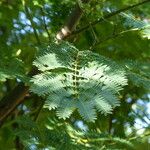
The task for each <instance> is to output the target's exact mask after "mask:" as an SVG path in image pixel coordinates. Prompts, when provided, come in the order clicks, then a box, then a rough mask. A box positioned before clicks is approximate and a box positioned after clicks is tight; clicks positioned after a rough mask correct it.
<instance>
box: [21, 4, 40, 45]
mask: <svg viewBox="0 0 150 150" xmlns="http://www.w3.org/2000/svg"><path fill="white" fill-rule="evenodd" d="M23 5H24V8H25V12H26V14H27V17H28V19H29V20H30V22H31V26H32V28H33V32H34V35H35V38H36V40H37V44H39V45H40V44H41V42H40V39H39V36H38V33H37V30H36V29H35V25H34V22H33V20H32V16H31V14H30V12H29V8H28V7H27V6H26V4H25V2H23Z"/></svg>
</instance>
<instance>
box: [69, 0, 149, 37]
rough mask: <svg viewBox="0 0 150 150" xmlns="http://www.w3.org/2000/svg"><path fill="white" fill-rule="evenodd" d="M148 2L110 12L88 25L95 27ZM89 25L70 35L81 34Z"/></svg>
mask: <svg viewBox="0 0 150 150" xmlns="http://www.w3.org/2000/svg"><path fill="white" fill-rule="evenodd" d="M148 2H150V0H145V1H143V2H140V3H137V4H134V5H132V6H128V7H125V8H122V9H119V10H117V11H114V12H112V13H110V14H107V15H105V16H103V17H101V18H100V19H98V20H96V21H94V22H91V23H90V25H92V26H95V25H96V24H98V23H100V22H103V21H104V20H105V19H109V18H111V17H113V16H115V15H118V14H119V13H121V12H124V11H127V10H129V9H132V8H135V7H137V6H140V5H142V4H145V3H148ZM90 25H87V26H85V27H83V28H81V29H79V30H76V31H74V32H73V34H72V35H74V34H79V33H80V32H83V31H85V30H87V29H88V28H89V27H90Z"/></svg>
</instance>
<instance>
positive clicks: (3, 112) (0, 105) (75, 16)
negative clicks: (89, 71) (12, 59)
mask: <svg viewBox="0 0 150 150" xmlns="http://www.w3.org/2000/svg"><path fill="white" fill-rule="evenodd" d="M89 1H90V0H82V2H83V3H88V2H89ZM82 13H83V12H82V10H81V9H80V7H79V5H78V4H76V6H75V9H74V10H73V11H72V13H71V15H70V17H69V19H68V21H67V23H66V25H65V26H64V27H63V28H62V29H61V30H60V32H58V34H57V35H56V38H57V39H58V40H62V39H64V38H65V37H67V36H69V35H70V33H71V32H72V31H73V30H74V29H75V27H76V25H77V23H78V22H79V20H80V18H81V16H82ZM36 38H37V37H36ZM31 72H33V73H35V72H36V71H33V70H32V71H31ZM31 74H32V73H31ZM32 75H33V74H32ZM28 92H29V87H28V86H25V85H23V84H19V85H18V86H17V87H15V88H14V90H13V91H12V92H11V93H10V94H9V95H8V96H6V97H4V98H3V99H2V100H1V101H0V125H2V123H3V122H4V120H5V119H6V118H7V117H8V116H9V115H10V114H11V113H12V112H13V111H14V109H15V108H16V107H17V106H18V105H19V104H21V103H22V102H23V101H24V98H25V96H26V95H27V93H28Z"/></svg>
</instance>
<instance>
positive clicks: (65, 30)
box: [56, 0, 90, 40]
mask: <svg viewBox="0 0 150 150" xmlns="http://www.w3.org/2000/svg"><path fill="white" fill-rule="evenodd" d="M89 1H90V0H82V2H83V3H88V2H89ZM82 14H83V11H82V9H81V8H80V6H79V4H78V3H77V4H76V6H75V8H74V9H73V11H72V13H71V15H70V17H69V19H68V21H67V23H66V25H65V26H64V27H62V28H61V30H60V31H59V32H58V33H57V35H56V38H57V39H58V40H63V39H65V38H66V37H68V36H69V35H70V34H71V33H72V31H73V30H74V29H75V28H76V26H77V24H78V22H79V20H80V18H81V17H82Z"/></svg>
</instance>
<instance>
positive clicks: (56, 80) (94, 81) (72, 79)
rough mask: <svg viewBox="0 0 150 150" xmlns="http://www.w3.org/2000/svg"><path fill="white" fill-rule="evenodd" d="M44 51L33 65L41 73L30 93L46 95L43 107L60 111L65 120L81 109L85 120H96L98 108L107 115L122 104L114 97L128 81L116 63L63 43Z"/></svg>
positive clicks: (80, 111)
mask: <svg viewBox="0 0 150 150" xmlns="http://www.w3.org/2000/svg"><path fill="white" fill-rule="evenodd" d="M41 51H42V54H40V55H39V56H38V57H37V59H36V60H35V61H34V63H33V64H34V65H35V66H36V67H38V69H39V70H40V71H42V73H41V74H39V75H35V76H34V77H33V79H32V82H33V85H32V86H31V91H32V92H34V93H36V94H38V95H40V96H46V104H45V105H44V107H45V108H48V109H49V110H51V109H56V108H57V116H58V117H59V118H63V119H66V118H68V117H69V116H70V115H71V114H72V112H73V111H74V110H75V109H78V111H79V113H80V115H81V116H82V117H83V118H84V119H85V120H86V121H94V120H95V119H96V111H95V108H96V109H97V110H98V111H99V112H101V113H103V114H108V113H111V112H112V110H113V108H114V107H116V106H118V105H119V101H118V100H117V97H116V96H115V94H117V93H118V91H120V90H121V89H122V86H124V85H126V84H127V80H126V78H125V75H124V74H125V73H124V71H122V69H121V68H119V66H118V65H117V64H115V63H114V62H112V61H110V60H108V59H106V58H104V57H102V56H99V55H98V54H96V53H93V52H91V51H87V50H86V51H79V50H77V49H76V48H75V47H73V46H72V45H70V44H68V43H64V42H62V43H59V44H55V43H53V44H51V45H49V46H48V47H47V49H46V50H43V49H42V50H41Z"/></svg>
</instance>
